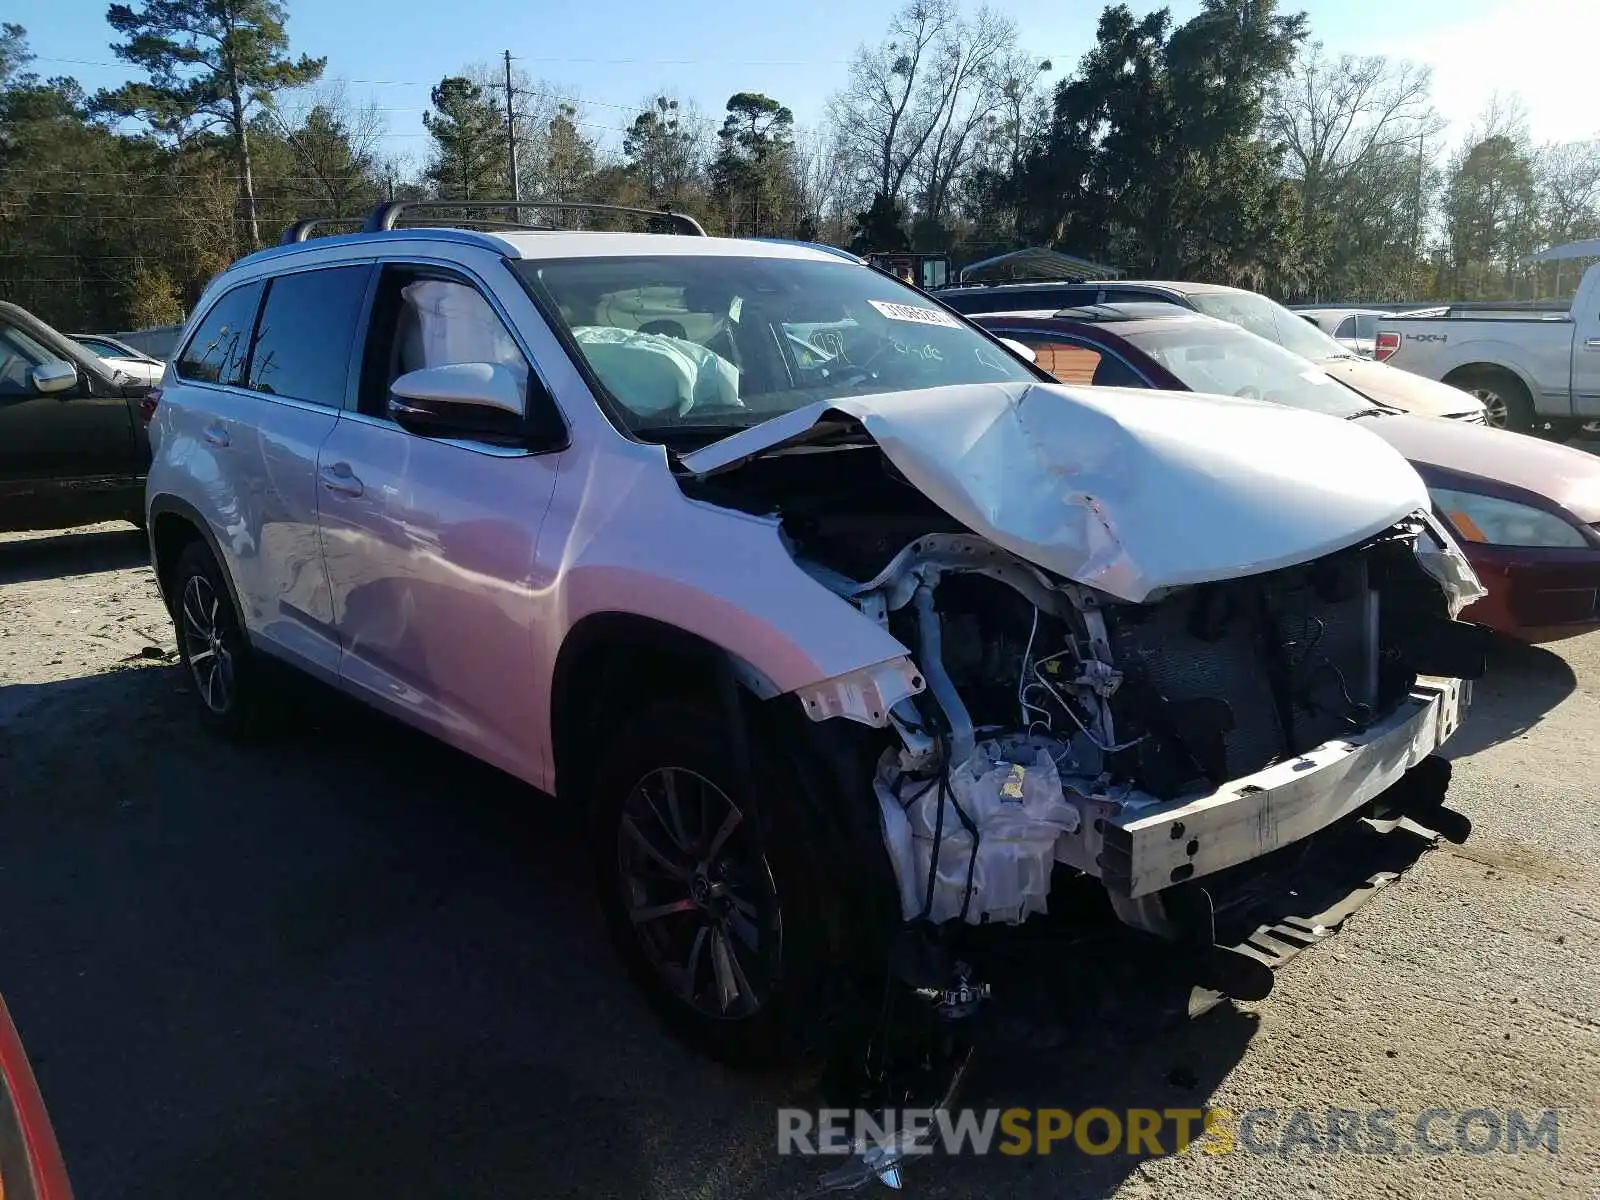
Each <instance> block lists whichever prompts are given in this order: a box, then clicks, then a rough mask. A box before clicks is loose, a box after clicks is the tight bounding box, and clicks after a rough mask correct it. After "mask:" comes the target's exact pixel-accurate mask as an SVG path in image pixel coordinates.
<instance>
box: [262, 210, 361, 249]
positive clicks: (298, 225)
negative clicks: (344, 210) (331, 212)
mask: <svg viewBox="0 0 1600 1200" xmlns="http://www.w3.org/2000/svg"><path fill="white" fill-rule="evenodd" d="M363 220H365V218H363V217H308V218H306V219H305V220H303V221H296V222H295V223H294V224H293V225H290V226H289V227H288V228H287V229H285V230H284V231H283V236H282V237H281V238H279V239H278V244H279V245H280V246H292V245H294V244H295V243H296V242H303V241H305V240H306V239H307V238H308V237H310V236H311V231H312V230H313V229H315V228H316V227H317V226H318V225H335V224H341V223H342V224H345V225H356V224H359V223H360V222H361V221H363Z"/></svg>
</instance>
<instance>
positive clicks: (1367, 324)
mask: <svg viewBox="0 0 1600 1200" xmlns="http://www.w3.org/2000/svg"><path fill="white" fill-rule="evenodd" d="M1356 336H1357V337H1358V338H1374V337H1377V336H1378V314H1377V313H1362V314H1361V315H1360V316H1359V317H1357V318H1356Z"/></svg>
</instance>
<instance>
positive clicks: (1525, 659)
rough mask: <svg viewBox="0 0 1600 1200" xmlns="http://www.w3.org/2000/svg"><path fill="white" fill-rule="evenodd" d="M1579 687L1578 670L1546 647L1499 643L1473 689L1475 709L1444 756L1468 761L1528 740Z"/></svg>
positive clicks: (1471, 710)
mask: <svg viewBox="0 0 1600 1200" xmlns="http://www.w3.org/2000/svg"><path fill="white" fill-rule="evenodd" d="M1577 685H1578V681H1577V676H1575V675H1574V674H1573V673H1572V668H1571V667H1570V666H1568V665H1567V663H1566V662H1565V660H1563V659H1562V658H1561V657H1559V656H1558V655H1556V654H1554V653H1552V652H1551V651H1549V650H1546V649H1544V648H1543V647H1542V646H1527V645H1524V644H1523V643H1521V642H1513V641H1511V640H1510V639H1508V638H1502V639H1497V640H1496V642H1495V643H1494V648H1493V650H1492V652H1491V653H1490V656H1489V664H1488V670H1487V671H1486V672H1485V673H1484V677H1483V678H1482V679H1480V680H1478V681H1477V682H1476V683H1474V684H1473V693H1472V707H1471V708H1470V709H1468V710H1467V716H1466V719H1465V720H1464V721H1462V723H1461V728H1460V729H1458V730H1457V731H1456V734H1455V736H1454V737H1452V738H1451V739H1450V740H1449V741H1448V742H1446V743H1445V744H1444V748H1443V750H1442V753H1443V754H1444V756H1445V757H1446V758H1451V759H1456V758H1465V757H1466V756H1467V755H1469V754H1476V753H1478V751H1480V750H1486V749H1488V748H1489V747H1490V746H1494V745H1497V744H1499V743H1501V742H1509V741H1511V740H1513V739H1515V738H1519V737H1522V736H1523V735H1524V734H1526V733H1527V732H1528V731H1529V730H1531V729H1532V728H1533V727H1534V726H1535V725H1537V724H1538V723H1539V722H1540V721H1541V720H1542V719H1543V718H1544V716H1545V714H1546V713H1548V712H1549V711H1550V710H1551V709H1553V708H1555V707H1556V705H1558V704H1560V703H1561V702H1562V701H1563V700H1565V699H1566V698H1567V697H1568V696H1569V695H1571V694H1572V690H1573V689H1574V688H1575V687H1577Z"/></svg>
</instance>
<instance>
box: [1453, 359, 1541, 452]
mask: <svg viewBox="0 0 1600 1200" xmlns="http://www.w3.org/2000/svg"><path fill="white" fill-rule="evenodd" d="M1448 382H1449V383H1450V385H1451V386H1452V387H1457V388H1460V389H1461V390H1462V391H1464V392H1468V393H1470V394H1471V395H1473V396H1475V397H1476V398H1477V399H1478V400H1480V401H1482V402H1483V417H1484V423H1485V424H1486V425H1489V426H1491V427H1493V428H1495V429H1510V430H1514V431H1516V432H1517V433H1531V434H1535V435H1537V436H1545V435H1547V434H1548V432H1549V430H1548V429H1547V428H1546V426H1547V425H1549V424H1553V423H1550V422H1546V421H1545V420H1544V419H1542V418H1541V417H1540V416H1539V415H1538V413H1536V412H1535V411H1534V409H1533V398H1532V397H1531V396H1529V395H1528V389H1527V388H1526V387H1525V386H1523V383H1522V380H1520V379H1518V378H1517V377H1516V376H1515V375H1512V374H1511V373H1510V372H1508V371H1502V370H1499V369H1497V368H1494V367H1469V368H1467V369H1466V370H1464V371H1458V372H1457V373H1456V374H1454V375H1452V376H1451V377H1450V379H1449V381H1448Z"/></svg>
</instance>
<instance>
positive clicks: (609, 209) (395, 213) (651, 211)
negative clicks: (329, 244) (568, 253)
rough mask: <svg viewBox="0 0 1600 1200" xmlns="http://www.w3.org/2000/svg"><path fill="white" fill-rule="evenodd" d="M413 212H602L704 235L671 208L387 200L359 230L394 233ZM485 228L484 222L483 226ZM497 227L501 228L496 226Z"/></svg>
mask: <svg viewBox="0 0 1600 1200" xmlns="http://www.w3.org/2000/svg"><path fill="white" fill-rule="evenodd" d="M413 208H465V209H477V210H485V209H491V210H492V209H511V210H512V213H513V215H516V214H518V213H520V211H521V210H522V209H524V208H538V209H556V210H560V211H571V212H605V213H628V214H630V215H632V216H636V217H650V218H652V219H654V220H658V221H659V220H666V221H669V222H670V223H671V224H673V225H674V226H676V227H677V229H678V232H680V233H685V234H690V235H692V236H694V237H705V236H706V231H705V229H704V228H703V227H702V226H701V224H700V222H699V221H696V220H695V219H694V218H693V217H691V216H689V215H688V214H687V213H681V212H674V211H673V210H672V209H670V208H632V207H630V206H628V205H624V204H587V203H584V202H582V201H576V200H388V201H385V202H384V203H382V204H379V205H377V206H376V207H375V208H374V209H373V210H372V212H371V213H370V214H368V216H367V220H366V223H365V224H364V225H362V226H361V232H362V233H386V232H388V231H389V230H391V229H393V228H394V226H395V222H396V221H398V220H399V219H400V218H401V217H402V216H404V215H405V213H406V212H407V211H408V210H410V209H413ZM484 223H485V224H486V223H487V222H484ZM496 224H500V223H499V222H496ZM504 224H505V227H507V228H512V229H530V228H538V226H529V225H523V224H521V223H520V222H517V221H512V222H505V223H504Z"/></svg>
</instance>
